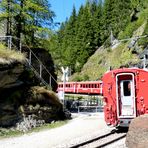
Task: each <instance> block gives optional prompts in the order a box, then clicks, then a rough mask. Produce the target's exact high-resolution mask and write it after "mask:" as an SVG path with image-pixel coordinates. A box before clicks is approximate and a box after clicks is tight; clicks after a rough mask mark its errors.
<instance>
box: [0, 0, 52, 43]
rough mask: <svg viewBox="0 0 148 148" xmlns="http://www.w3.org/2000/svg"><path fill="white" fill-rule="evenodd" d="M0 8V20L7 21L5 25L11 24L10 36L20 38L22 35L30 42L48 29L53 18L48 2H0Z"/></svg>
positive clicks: (22, 0)
mask: <svg viewBox="0 0 148 148" xmlns="http://www.w3.org/2000/svg"><path fill="white" fill-rule="evenodd" d="M8 2H9V5H10V6H11V7H10V6H9V7H8ZM0 8H1V12H0V13H1V14H0V20H1V21H4V20H6V19H7V24H11V28H10V30H13V32H12V31H11V35H13V36H14V35H15V36H16V37H18V38H20V36H21V33H22V34H23V35H24V36H25V38H28V39H29V40H30V38H31V40H32V41H33V40H34V38H35V35H37V34H38V33H39V32H41V31H42V30H45V29H46V28H49V26H50V25H51V23H52V21H53V17H54V13H53V11H51V10H50V4H49V3H48V0H2V2H1V4H0ZM10 21H11V22H10ZM7 26H8V25H7ZM9 26H10V25H9ZM9 32H10V31H9Z"/></svg>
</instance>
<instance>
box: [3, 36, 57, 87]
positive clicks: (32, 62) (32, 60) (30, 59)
mask: <svg viewBox="0 0 148 148" xmlns="http://www.w3.org/2000/svg"><path fill="white" fill-rule="evenodd" d="M0 42H3V43H4V44H5V45H6V46H7V47H8V48H9V49H10V50H11V49H15V50H18V51H20V52H21V53H25V54H26V58H27V60H26V62H27V65H29V67H30V68H31V70H32V71H33V72H34V74H35V75H36V76H37V77H38V78H39V79H40V81H41V82H42V83H43V84H44V85H45V86H47V87H50V88H51V87H52V82H53V83H57V81H56V80H55V78H54V77H53V76H52V75H51V73H50V72H49V71H48V70H47V68H46V66H44V64H43V63H42V61H41V60H40V59H39V58H38V57H37V56H36V54H35V53H34V52H33V51H32V50H31V49H30V48H29V47H28V46H27V45H25V44H23V46H24V49H23V46H22V42H21V40H20V39H17V38H15V37H12V36H0ZM14 42H15V44H17V46H16V45H15V44H14ZM45 75H46V77H47V75H48V80H47V79H46V80H45V78H44V76H45Z"/></svg>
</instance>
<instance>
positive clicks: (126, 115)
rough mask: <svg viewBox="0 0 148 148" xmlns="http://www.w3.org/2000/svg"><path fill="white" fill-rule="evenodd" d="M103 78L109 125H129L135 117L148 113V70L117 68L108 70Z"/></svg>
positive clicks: (106, 116)
mask: <svg viewBox="0 0 148 148" xmlns="http://www.w3.org/2000/svg"><path fill="white" fill-rule="evenodd" d="M102 80H103V97H104V115H105V121H106V123H107V124H108V125H112V126H116V127H117V126H119V127H128V126H129V124H130V122H131V120H132V119H133V118H135V117H137V116H140V115H142V114H145V113H148V70H144V69H138V68H122V69H116V70H112V71H109V72H106V73H105V74H104V76H103V78H102Z"/></svg>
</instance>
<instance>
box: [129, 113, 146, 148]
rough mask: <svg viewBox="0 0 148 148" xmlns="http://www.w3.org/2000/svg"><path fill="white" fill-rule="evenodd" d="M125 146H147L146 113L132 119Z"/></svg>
mask: <svg viewBox="0 0 148 148" xmlns="http://www.w3.org/2000/svg"><path fill="white" fill-rule="evenodd" d="M126 146H127V147H128V148H147V147H148V114H145V115H141V116H139V117H137V118H135V119H133V120H132V122H131V124H130V126H129V131H128V133H127V136H126Z"/></svg>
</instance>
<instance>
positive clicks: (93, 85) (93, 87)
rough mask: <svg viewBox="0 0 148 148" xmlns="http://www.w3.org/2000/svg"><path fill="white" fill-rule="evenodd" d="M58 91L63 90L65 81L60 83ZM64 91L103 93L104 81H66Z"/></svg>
mask: <svg viewBox="0 0 148 148" xmlns="http://www.w3.org/2000/svg"><path fill="white" fill-rule="evenodd" d="M57 91H58V92H59V91H63V82H60V83H58V89H57ZM64 91H65V92H66V93H77V94H102V81H85V82H66V83H65V87H64Z"/></svg>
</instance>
